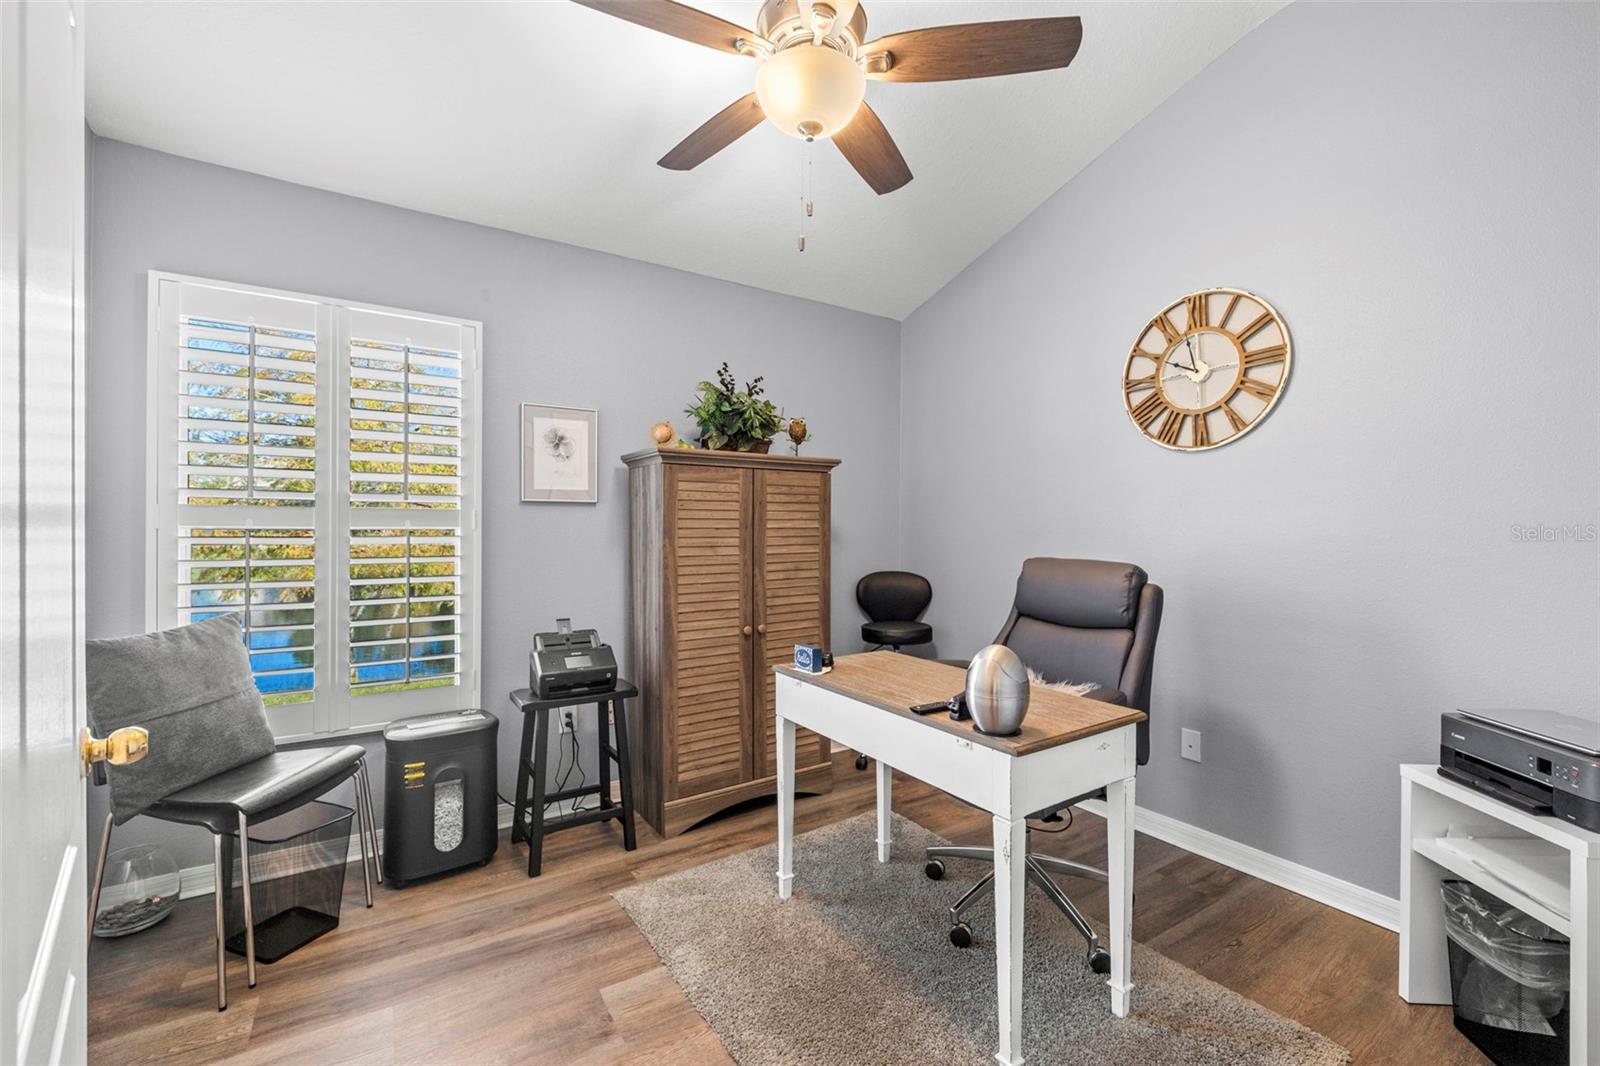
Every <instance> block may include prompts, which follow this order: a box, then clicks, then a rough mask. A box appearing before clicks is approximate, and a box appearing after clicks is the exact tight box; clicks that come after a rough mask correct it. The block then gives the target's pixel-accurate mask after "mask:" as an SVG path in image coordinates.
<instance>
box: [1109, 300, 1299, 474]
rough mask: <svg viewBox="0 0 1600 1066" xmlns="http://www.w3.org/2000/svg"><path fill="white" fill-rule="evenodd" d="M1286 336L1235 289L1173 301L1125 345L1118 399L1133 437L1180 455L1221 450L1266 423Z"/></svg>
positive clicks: (1285, 354)
mask: <svg viewBox="0 0 1600 1066" xmlns="http://www.w3.org/2000/svg"><path fill="white" fill-rule="evenodd" d="M1289 358H1290V349H1289V329H1288V327H1287V326H1285V325H1284V324H1283V319H1282V318H1281V317H1280V316H1279V315H1278V312H1277V311H1275V310H1273V307H1272V305H1271V304H1269V303H1267V301H1265V300H1263V299H1262V298H1261V297H1259V296H1256V295H1255V294H1253V293H1248V292H1245V291H1244V290H1242V289H1206V290H1204V291H1202V292H1195V293H1190V294H1189V295H1188V296H1185V297H1184V298H1183V299H1181V300H1178V301H1175V302H1174V303H1172V304H1170V305H1168V306H1167V307H1166V308H1165V309H1163V310H1162V311H1161V313H1160V314H1158V315H1156V317H1154V318H1152V319H1151V320H1150V321H1149V323H1148V324H1146V325H1145V327H1144V329H1143V330H1142V331H1141V332H1140V334H1139V337H1138V339H1137V340H1135V341H1134V342H1133V349H1132V350H1131V351H1130V352H1128V361H1127V362H1126V363H1125V364H1124V365H1123V369H1122V399H1123V402H1124V403H1125V404H1126V405H1127V408H1128V417H1129V418H1131V419H1133V424H1134V425H1136V426H1138V427H1139V432H1141V433H1143V434H1144V435H1145V436H1147V437H1149V438H1150V439H1151V440H1153V441H1155V442H1156V443H1157V444H1159V445H1161V446H1162V447H1163V448H1172V449H1173V450H1175V451H1180V452H1201V451H1205V450H1207V449H1209V448H1217V447H1221V446H1222V445H1224V444H1228V443H1231V442H1233V441H1236V440H1238V439H1239V438H1240V437H1242V436H1244V435H1245V434H1246V433H1248V432H1250V431H1251V430H1252V429H1254V428H1256V426H1258V425H1260V424H1261V421H1262V420H1263V419H1265V418H1266V417H1267V412H1269V411H1271V410H1272V408H1273V407H1274V406H1275V405H1276V404H1277V402H1278V397H1280V396H1282V395H1283V390H1284V386H1286V385H1287V384H1288V383H1289Z"/></svg>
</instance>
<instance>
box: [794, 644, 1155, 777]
mask: <svg viewBox="0 0 1600 1066" xmlns="http://www.w3.org/2000/svg"><path fill="white" fill-rule="evenodd" d="M776 669H777V671H778V673H780V674H783V675H785V676H786V677H792V678H795V679H796V680H799V681H804V682H806V683H807V684H811V685H816V686H817V687H818V688H822V689H827V690H828V691H829V692H837V693H839V694H840V695H841V696H849V697H850V698H852V699H857V700H860V701H861V702H863V703H868V704H871V705H872V706H874V707H878V708H880V709H882V710H885V711H889V712H890V713H892V714H898V715H900V716H901V717H903V718H911V719H915V720H917V721H920V722H926V723H927V724H928V725H929V726H930V727H932V728H934V729H940V730H943V731H944V732H946V733H951V734H953V735H955V736H959V737H963V738H965V739H967V740H971V741H973V742H974V743H977V744H982V745H983V746H984V747H986V748H994V749H995V750H997V751H1003V752H1005V753H1006V754H1008V755H1029V754H1032V753H1033V752H1036V751H1043V750H1044V749H1045V748H1053V747H1055V746H1056V745H1057V744H1065V743H1067V742H1069V741H1073V740H1081V739H1083V738H1084V737H1089V736H1093V735H1094V734H1096V733H1104V732H1107V731H1108V730H1112V729H1116V728H1117V727H1119V726H1125V725H1131V724H1133V723H1135V722H1142V721H1144V720H1145V719H1146V718H1147V717H1149V716H1148V715H1146V714H1145V713H1144V712H1143V711H1136V710H1134V709H1133V708H1131V707H1121V706H1118V705H1117V704H1114V703H1103V702H1101V701H1099V700H1087V699H1084V698H1083V697H1082V696H1069V695H1067V694H1066V693H1065V692H1061V691H1059V690H1057V689H1052V688H1045V687H1043V686H1041V685H1034V686H1032V691H1031V692H1030V693H1029V694H1028V713H1027V714H1026V715H1025V716H1024V717H1023V719H1022V732H1021V733H1019V734H1017V735H1016V736H1014V737H991V736H985V735H984V734H982V733H980V732H978V731H977V730H976V729H974V728H972V723H971V722H952V721H951V720H950V716H949V715H948V714H945V713H944V712H943V711H935V712H934V713H932V714H926V715H922V714H912V713H911V707H912V705H913V704H919V703H932V702H934V701H935V700H947V699H949V698H950V697H951V696H953V695H955V694H956V693H957V692H960V691H961V688H962V686H963V685H964V684H965V683H966V674H965V672H964V671H962V670H961V669H960V668H959V667H955V666H947V665H946V664H944V663H941V662H934V661H933V660H931V659H919V658H917V657H916V656H914V655H900V654H896V653H895V652H890V651H869V652H863V653H861V654H859V655H841V656H839V657H838V658H837V659H835V660H834V661H833V669H832V670H830V671H829V672H828V673H826V674H812V673H807V672H806V671H804V670H796V669H795V668H794V667H792V666H779V667H777V668H776Z"/></svg>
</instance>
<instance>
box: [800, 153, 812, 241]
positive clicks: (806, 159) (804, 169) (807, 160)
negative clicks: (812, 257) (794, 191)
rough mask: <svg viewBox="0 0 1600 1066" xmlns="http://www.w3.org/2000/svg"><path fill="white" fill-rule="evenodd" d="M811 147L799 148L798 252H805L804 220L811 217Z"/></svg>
mask: <svg viewBox="0 0 1600 1066" xmlns="http://www.w3.org/2000/svg"><path fill="white" fill-rule="evenodd" d="M810 179H811V145H810V143H809V142H804V141H802V142H801V148H800V250H801V251H802V252H803V251H805V250H806V219H808V218H810V217H811V192H810V185H811V180H810Z"/></svg>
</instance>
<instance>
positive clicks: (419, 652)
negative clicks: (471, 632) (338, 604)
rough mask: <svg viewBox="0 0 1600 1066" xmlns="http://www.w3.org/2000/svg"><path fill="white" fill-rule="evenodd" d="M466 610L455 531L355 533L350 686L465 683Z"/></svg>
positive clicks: (377, 689) (388, 688)
mask: <svg viewBox="0 0 1600 1066" xmlns="http://www.w3.org/2000/svg"><path fill="white" fill-rule="evenodd" d="M460 608H461V538H460V536H459V535H458V533H457V531H456V530H454V529H450V528H443V529H430V528H426V527H423V528H416V529H412V528H404V529H354V530H351V531H350V684H351V691H352V692H354V693H355V694H356V695H358V696H366V695H382V694H384V693H386V692H398V691H410V690H414V689H423V688H438V687H441V686H449V685H457V684H460V680H461V656H460V644H459V640H460V629H461V616H460Z"/></svg>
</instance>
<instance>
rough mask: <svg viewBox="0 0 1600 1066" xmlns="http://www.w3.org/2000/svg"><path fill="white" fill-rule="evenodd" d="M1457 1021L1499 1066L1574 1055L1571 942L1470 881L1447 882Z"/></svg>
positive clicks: (1529, 1065) (1539, 1064)
mask: <svg viewBox="0 0 1600 1066" xmlns="http://www.w3.org/2000/svg"><path fill="white" fill-rule="evenodd" d="M1439 887H1440V891H1441V892H1442V893H1443V895H1444V931H1445V936H1446V938H1447V940H1448V943H1449V950H1450V993H1451V999H1452V1000H1454V1002H1455V1023H1456V1028H1457V1029H1459V1030H1460V1031H1461V1033H1462V1034H1463V1035H1464V1036H1466V1038H1467V1039H1468V1040H1471V1041H1472V1042H1473V1043H1474V1044H1476V1045H1477V1046H1478V1049H1479V1050H1480V1051H1482V1052H1483V1053H1484V1054H1485V1055H1487V1056H1488V1057H1489V1058H1490V1059H1491V1060H1493V1061H1494V1062H1495V1063H1497V1064H1498V1066H1543V1064H1545V1063H1552V1064H1555V1063H1561V1064H1564V1063H1566V1061H1567V1048H1568V1043H1567V1041H1568V1035H1567V1025H1568V1011H1567V995H1568V992H1569V990H1570V989H1571V987H1572V971H1571V954H1572V948H1571V944H1570V943H1569V942H1568V940H1567V938H1566V937H1564V936H1562V935H1561V934H1560V933H1558V932H1556V931H1555V930H1554V929H1551V928H1550V927H1549V926H1548V925H1545V924H1544V923H1543V922H1541V921H1539V920H1538V919H1536V918H1533V917H1530V916H1529V915H1527V914H1525V913H1524V912H1522V911H1520V910H1518V909H1517V908H1515V907H1513V906H1511V904H1509V903H1507V902H1505V901H1504V900H1502V899H1500V898H1499V897H1497V896H1494V895H1492V894H1491V893H1489V892H1488V891H1486V890H1484V889H1483V888H1480V887H1479V886H1477V885H1475V884H1472V883H1471V882H1469V881H1456V880H1450V881H1443V882H1441V883H1440V886H1439Z"/></svg>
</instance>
